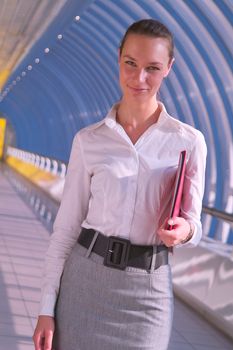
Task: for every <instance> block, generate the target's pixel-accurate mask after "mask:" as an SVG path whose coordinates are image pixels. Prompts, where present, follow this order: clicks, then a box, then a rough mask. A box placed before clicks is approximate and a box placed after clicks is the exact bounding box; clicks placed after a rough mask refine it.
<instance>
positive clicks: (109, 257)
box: [78, 228, 168, 270]
mask: <svg viewBox="0 0 233 350" xmlns="http://www.w3.org/2000/svg"><path fill="white" fill-rule="evenodd" d="M96 236H97V235H96V231H95V230H93V229H86V228H82V231H81V233H80V236H79V238H78V243H79V244H81V245H82V246H83V247H85V248H87V249H88V248H90V246H91V245H92V244H93V243H94V245H93V247H91V251H92V252H94V253H96V254H98V255H100V256H102V257H104V265H106V266H110V267H113V268H116V269H120V270H124V269H125V268H126V267H127V266H132V267H137V268H141V269H145V270H150V269H151V263H152V257H153V252H154V249H153V246H152V245H151V246H148V245H145V246H144V245H135V244H131V243H130V241H129V240H128V239H123V238H119V237H115V236H110V237H107V236H105V235H103V234H102V233H98V236H97V238H96V240H95V241H94V238H95V237H96ZM154 254H156V258H155V266H154V269H157V268H158V267H160V266H161V265H167V264H168V248H167V247H166V246H165V245H157V246H155V252H154Z"/></svg>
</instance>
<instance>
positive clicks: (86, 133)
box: [74, 119, 105, 141]
mask: <svg viewBox="0 0 233 350" xmlns="http://www.w3.org/2000/svg"><path fill="white" fill-rule="evenodd" d="M104 124H105V123H104V119H102V120H100V121H99V122H96V123H94V124H90V125H88V126H85V127H84V128H82V129H80V130H79V131H78V132H77V133H76V134H75V135H74V141H75V140H78V139H79V140H82V139H84V138H85V137H87V136H89V135H91V134H92V133H93V132H94V131H95V130H98V129H100V128H101V127H103V126H104Z"/></svg>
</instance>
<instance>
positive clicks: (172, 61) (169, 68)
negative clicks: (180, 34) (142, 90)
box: [164, 57, 175, 78]
mask: <svg viewBox="0 0 233 350" xmlns="http://www.w3.org/2000/svg"><path fill="white" fill-rule="evenodd" d="M174 62H175V58H174V57H173V58H172V59H171V61H170V62H169V63H168V67H167V70H166V73H165V75H164V78H166V77H167V76H168V74H169V72H170V70H171V68H172V65H173V63H174Z"/></svg>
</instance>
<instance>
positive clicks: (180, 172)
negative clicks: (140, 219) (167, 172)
mask: <svg viewBox="0 0 233 350" xmlns="http://www.w3.org/2000/svg"><path fill="white" fill-rule="evenodd" d="M185 167H186V151H182V152H180V158H179V163H178V168H177V172H176V178H175V183H174V190H173V196H172V202H171V207H170V212H169V218H172V217H174V216H179V214H180V206H181V198H182V194H183V185H184V175H185ZM171 229H172V226H171V225H168V230H171Z"/></svg>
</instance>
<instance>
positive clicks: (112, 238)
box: [33, 19, 206, 350]
mask: <svg viewBox="0 0 233 350" xmlns="http://www.w3.org/2000/svg"><path fill="white" fill-rule="evenodd" d="M173 62H174V54H173V38H172V34H171V33H170V32H169V30H168V29H167V28H166V27H165V26H164V25H163V24H162V23H160V22H158V21H155V20H153V19H146V20H141V21H139V22H135V23H134V24H132V25H131V26H130V27H129V28H128V30H127V32H126V33H125V36H124V38H123V40H122V43H121V46H120V49H119V68H120V86H121V89H122V94H123V95H122V99H121V100H120V101H119V102H118V103H117V104H115V105H114V106H113V107H112V109H111V110H110V111H109V113H108V115H107V116H106V118H105V119H104V120H102V121H100V122H99V123H96V124H94V125H91V126H88V127H86V128H84V129H82V130H81V131H79V132H78V133H77V135H76V137H75V138H74V142H73V146H72V151H71V157H70V162H69V167H68V172H67V177H66V184H65V189H64V194H63V199H62V203H61V206H60V209H59V212H58V215H57V218H56V221H55V223H54V233H53V235H52V237H51V243H50V247H49V249H48V253H47V257H46V269H45V279H44V284H43V290H42V291H43V294H42V301H41V311H40V316H39V319H38V323H37V327H36V330H35V333H34V337H33V338H34V343H35V349H36V350H39V349H52V348H55V349H56V350H92V349H95V350H100V349H101V350H109V349H111V350H114V349H115V350H116V349H121V350H129V349H140V350H141V349H148V350H149V349H158V350H165V349H167V347H168V343H169V337H170V332H171V326H172V317H173V293H172V284H171V272H170V266H169V262H168V248H169V247H173V246H177V245H179V246H181V245H187V246H195V245H196V244H197V243H198V242H199V240H200V238H201V223H200V213H201V207H202V197H203V190H204V170H205V159H206V146H205V141H204V137H203V135H202V134H201V133H200V132H199V131H198V130H196V129H194V128H193V127H191V126H188V125H186V124H184V123H182V122H180V121H178V120H176V119H174V118H172V117H171V116H169V115H168V113H167V112H166V109H165V107H164V105H163V104H162V103H161V102H159V101H158V99H157V94H158V91H159V88H160V85H161V83H162V81H163V79H164V78H165V77H167V75H168V74H169V72H170V70H171V67H172V64H173ZM184 149H185V150H186V151H187V164H186V175H185V181H184V195H183V199H182V206H181V217H174V218H170V219H169V220H168V213H169V205H170V201H171V191H172V186H173V183H174V176H175V172H176V168H177V163H178V158H179V153H180V151H182V150H184ZM167 224H169V225H172V226H173V228H172V230H170V231H169V230H167V229H166V228H167ZM77 240H78V242H77ZM64 266H65V267H64ZM61 276H62V278H61ZM60 278H61V280H60ZM52 342H53V347H52Z"/></svg>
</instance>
